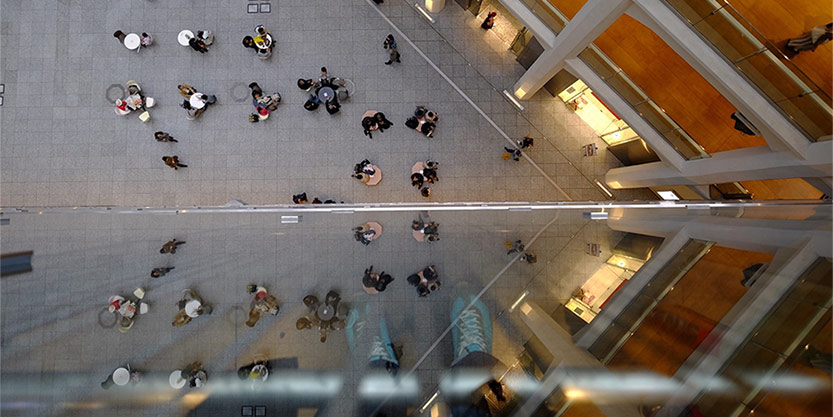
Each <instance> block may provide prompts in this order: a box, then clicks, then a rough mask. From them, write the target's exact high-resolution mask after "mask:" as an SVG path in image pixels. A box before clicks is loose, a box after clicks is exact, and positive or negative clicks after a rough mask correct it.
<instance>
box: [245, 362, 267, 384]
mask: <svg viewBox="0 0 833 417" xmlns="http://www.w3.org/2000/svg"><path fill="white" fill-rule="evenodd" d="M271 371H272V364H271V363H269V361H267V360H264V361H256V362H254V363H250V364H248V365H245V366H241V367H240V368H238V369H237V377H238V378H240V379H241V380H243V381H246V380H255V381H257V380H259V381H266V379H267V378H269V372H271Z"/></svg>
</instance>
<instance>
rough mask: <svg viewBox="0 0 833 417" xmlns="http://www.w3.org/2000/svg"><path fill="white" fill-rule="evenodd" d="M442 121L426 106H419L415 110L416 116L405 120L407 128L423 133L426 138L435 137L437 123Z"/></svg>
mask: <svg viewBox="0 0 833 417" xmlns="http://www.w3.org/2000/svg"><path fill="white" fill-rule="evenodd" d="M439 121H440V116H439V115H438V114H437V113H436V112H433V111H431V110H428V109H427V108H425V107H424V106H417V108H416V110H414V115H413V116H411V117H409V118H408V119H407V120H405V126H407V127H409V128H411V129H414V130H416V131H417V132H419V133H422V134H423V135H425V136H426V137H429V138H433V137H434V129H436V128H437V122H439Z"/></svg>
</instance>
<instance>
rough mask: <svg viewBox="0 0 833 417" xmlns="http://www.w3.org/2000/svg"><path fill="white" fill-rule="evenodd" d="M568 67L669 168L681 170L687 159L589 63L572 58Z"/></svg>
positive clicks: (568, 62)
mask: <svg viewBox="0 0 833 417" xmlns="http://www.w3.org/2000/svg"><path fill="white" fill-rule="evenodd" d="M566 68H567V70H568V71H570V73H571V74H573V75H575V76H576V77H577V78H579V79H581V80H582V81H584V83H585V84H587V86H589V87H590V89H591V90H593V93H595V94H596V95H597V96H599V98H601V99H602V101H604V103H605V104H607V105H608V106H609V107H610V108H611V109H613V111H614V112H616V114H618V115H619V117H621V118H622V120H624V121H625V123H627V124H628V126H630V127H631V129H633V130H634V132H636V133H637V134H638V135H639V137H640V138H642V140H644V141H645V143H647V144H648V146H650V147H651V149H653V150H654V152H656V154H657V156H659V158H660V159H661V160H662V162H664V163H666V164H668V165H670V166H671V167H672V168H669V169H671V170H672V171H674V170H676V171H679V170H680V169H681V168H682V166H683V164H684V163H685V162H686V159H685V158H683V157H682V155H680V153H679V152H677V150H676V149H674V147H673V146H671V144H670V143H668V140H667V139H665V137H664V136H662V135H661V134H660V133H659V132H657V130H656V129H654V127H653V126H651V124H650V123H648V122H647V121H645V119H644V118H642V116H640V115H639V113H638V112H637V111H636V109H634V108H633V106H631V105H630V104H629V103H628V102H627V101H625V100H624V99H623V98H622V97H621V96H620V95H619V93H617V92H616V90H614V89H613V88H611V87H610V85H609V84H608V83H606V82H605V81H604V80H603V79H602V78H601V77H599V75H598V74H596V72H595V71H593V69H592V68H590V66H589V65H587V64H586V63H585V62H584V61H582V60H581V59H579V58H571V59H568V60H567V61H566Z"/></svg>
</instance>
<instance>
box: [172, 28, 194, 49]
mask: <svg viewBox="0 0 833 417" xmlns="http://www.w3.org/2000/svg"><path fill="white" fill-rule="evenodd" d="M193 37H194V32H191V31H190V30H188V29H184V30H183V31H182V32H179V35H176V41H177V42H179V44H180V45H182V46H188V41H189V40H190V39H191V38H193Z"/></svg>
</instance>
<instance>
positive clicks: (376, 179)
mask: <svg viewBox="0 0 833 417" xmlns="http://www.w3.org/2000/svg"><path fill="white" fill-rule="evenodd" d="M372 166H373V170H374V171H376V173H375V174H373V175H371V176H370V181H368V182H366V183H365V185H368V186H374V185H377V184H379V183H380V182H381V181H382V170H381V169H379V167H377V166H376V165H372Z"/></svg>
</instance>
